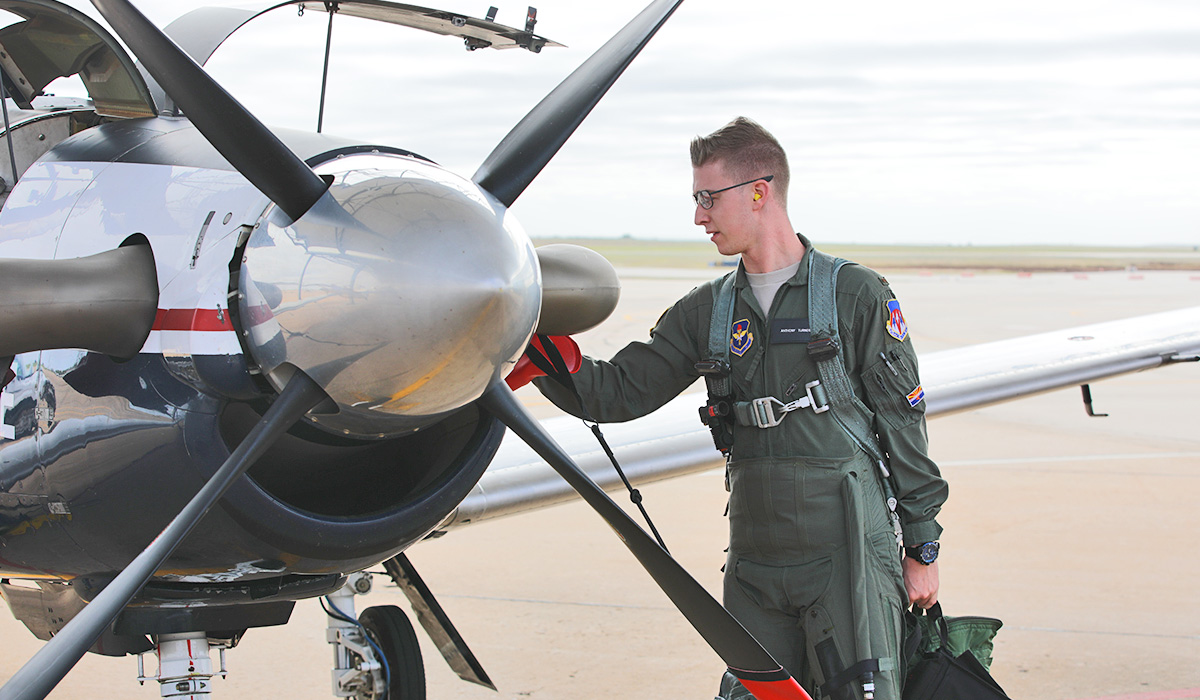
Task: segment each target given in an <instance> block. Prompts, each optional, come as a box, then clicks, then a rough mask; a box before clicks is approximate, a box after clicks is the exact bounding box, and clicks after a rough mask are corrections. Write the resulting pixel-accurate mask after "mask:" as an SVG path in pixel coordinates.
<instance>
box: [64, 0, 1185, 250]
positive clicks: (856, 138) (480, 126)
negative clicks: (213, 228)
mask: <svg viewBox="0 0 1200 700" xmlns="http://www.w3.org/2000/svg"><path fill="white" fill-rule="evenodd" d="M134 1H135V3H136V4H137V5H138V6H139V7H141V8H142V9H143V11H145V12H146V14H147V15H149V16H150V17H151V19H153V20H155V21H156V22H158V23H159V24H160V25H161V24H166V23H167V22H169V21H170V20H171V19H173V18H174V17H175V16H177V15H179V14H182V13H183V12H184V11H186V10H187V9H190V8H193V7H199V6H201V5H205V4H221V3H204V2H192V1H191V0H186V1H181V0H140V2H139V1H138V0H134ZM496 1H497V0H492V2H496ZM71 4H72V5H74V6H76V7H80V8H81V9H82V8H87V10H86V11H88V13H89V14H91V15H92V16H97V14H96V13H95V12H94V11H91V10H90V6H87V5H86V4H85V3H82V2H78V1H76V0H73V1H72V2H71ZM228 4H236V3H228ZM431 4H432V3H431ZM488 4H489V3H488V1H487V0H481V1H478V2H476V1H475V0H471V1H470V2H463V1H460V0H448V1H445V2H441V3H437V6H438V7H439V8H441V9H448V10H453V11H456V12H461V13H463V14H469V15H472V16H476V17H481V16H482V15H483V14H484V13H485V12H486V10H487V5H488ZM643 5H644V3H643V2H641V1H640V0H604V1H602V2H581V1H580V0H539V1H538V2H537V7H538V19H539V23H538V25H537V32H538V33H540V34H543V35H544V36H547V37H549V38H551V39H554V40H557V41H559V42H561V43H564V44H567V45H568V47H569V48H566V49H546V50H545V51H543V52H542V53H541V54H539V55H535V54H532V53H529V52H526V51H521V50H512V51H494V50H488V51H477V52H473V53H468V52H467V51H465V50H464V49H463V47H462V45H461V43H460V42H459V41H458V40H457V39H452V38H447V37H437V36H432V35H426V34H424V33H422V32H418V31H415V30H411V29H406V28H402V27H394V26H376V25H372V24H371V23H367V22H364V21H360V20H355V19H353V18H347V17H340V18H338V19H337V21H336V22H335V25H334V41H333V53H334V58H333V65H332V68H331V82H332V86H331V88H330V97H329V102H328V106H327V110H326V117H325V120H326V121H325V125H326V128H325V130H326V131H327V132H329V133H336V134H339V135H343V136H350V137H354V138H360V139H363V140H365V141H372V142H378V143H383V144H387V145H392V146H398V147H402V148H407V149H409V150H412V151H416V152H419V153H421V154H423V155H425V156H427V157H429V158H431V159H433V160H435V161H437V162H439V163H441V164H443V165H444V166H446V167H448V168H450V169H452V170H454V171H456V172H459V173H461V174H464V175H466V176H470V175H471V174H472V173H473V172H474V171H475V169H476V167H477V166H478V165H479V163H480V162H482V160H483V159H484V158H485V157H486V155H487V154H488V153H489V152H490V150H491V149H492V147H493V146H494V145H495V144H496V143H497V142H498V141H499V140H500V139H501V138H502V137H503V136H504V134H505V133H506V132H507V131H508V130H509V129H510V128H511V127H512V126H513V125H514V124H515V123H516V122H517V121H518V120H519V119H520V118H521V116H523V115H524V114H525V112H527V111H528V110H529V109H530V108H531V107H532V106H533V105H534V104H536V102H537V101H538V100H539V99H541V97H542V96H543V95H545V94H546V93H547V92H548V91H549V90H550V89H551V88H553V87H554V85H556V84H557V83H558V81H559V80H561V79H562V78H563V77H565V76H566V75H567V74H568V73H569V72H570V71H571V70H572V69H574V67H575V66H577V65H578V64H579V63H581V62H582V61H583V60H584V59H586V58H587V57H588V56H589V55H590V54H591V52H592V51H594V50H595V49H596V48H597V47H599V45H600V44H602V43H603V42H604V41H605V40H606V39H607V38H608V37H609V36H611V35H612V34H613V33H614V32H616V31H617V30H618V29H619V28H620V27H621V26H622V25H624V23H625V22H627V21H628V20H629V19H630V18H632V17H633V16H634V15H635V14H636V13H637V12H638V11H639V10H640V9H641V7H642V6H643ZM499 6H500V12H499V15H498V16H497V18H496V19H497V21H499V22H501V23H504V24H510V25H520V24H522V23H523V21H524V10H525V6H524V5H518V4H504V3H501V4H500V5H499ZM326 17H327V16H326V15H325V14H324V13H319V12H308V13H306V14H305V16H304V17H297V12H296V10H295V9H294V8H285V9H281V10H277V11H276V12H275V13H274V14H273V15H268V16H267V17H264V18H260V19H259V20H257V21H256V22H255V23H252V24H250V25H248V26H247V27H246V28H244V29H243V31H242V32H241V33H239V34H238V35H235V37H234V38H233V39H231V40H230V41H229V42H228V43H227V44H226V45H225V46H223V47H222V48H221V49H220V50H219V51H218V52H217V54H216V56H215V57H214V58H213V60H212V61H211V62H210V64H209V68H210V72H211V73H212V74H213V75H214V77H216V78H217V80H218V81H219V82H221V83H222V84H223V85H224V86H225V87H226V89H228V90H229V91H230V92H232V93H233V94H234V95H235V96H236V97H237V98H238V99H239V100H241V101H242V102H243V103H244V104H245V105H246V106H247V107H249V108H250V109H251V111H253V112H254V113H255V114H256V115H258V116H259V117H260V118H261V119H262V120H263V121H265V122H267V123H268V124H272V125H279V126H290V127H299V128H308V129H313V128H315V124H316V112H317V102H318V95H319V88H320V71H321V59H322V52H323V45H324V36H325V21H326ZM738 114H744V115H746V116H749V117H752V118H754V119H756V120H758V121H760V122H761V123H762V124H763V125H764V126H766V127H767V128H768V129H770V130H771V131H772V132H774V133H775V134H776V136H777V137H779V139H780V141H781V142H782V143H783V145H784V147H785V148H786V149H787V151H788V154H789V156H790V159H791V167H792V173H793V175H792V187H791V193H790V197H789V208H790V212H791V216H792V222H793V224H794V225H795V226H796V228H797V229H799V230H801V231H803V232H805V233H806V234H808V235H809V236H811V237H812V238H813V239H814V240H816V241H818V242H820V241H829V242H859V243H872V242H879V243H885V242H890V243H954V244H975V245H985V244H1006V243H1018V244H1024V243H1073V244H1099V245H1130V244H1139V245H1141V244H1159V243H1162V244H1186V245H1197V244H1200V2H1195V0H1139V1H1138V2H1134V1H1133V0H1125V1H1121V2H1116V1H1105V0H1088V1H1086V2H1085V1H1080V0H1055V1H1054V2H1046V0H1037V1H1032V0H1003V1H1002V2H1001V1H998V0H975V1H973V2H962V0H955V1H941V0H912V1H910V2H897V1H896V0H864V1H860V2H853V1H851V2H844V3H830V2H816V1H811V2H810V1H808V0H804V1H796V0H760V1H759V2H754V3H734V2H717V1H716V0H687V2H685V3H684V4H683V6H682V7H681V8H680V9H679V11H678V12H677V13H676V15H675V16H674V18H672V19H671V21H669V22H668V23H667V24H666V26H665V27H664V28H663V29H662V31H661V32H660V33H659V36H658V37H657V38H656V39H655V40H654V41H652V42H651V43H650V45H649V46H648V47H647V49H646V50H645V51H644V52H643V54H642V56H641V57H640V58H638V60H636V61H635V62H634V63H633V65H632V66H631V67H630V68H629V70H628V71H627V72H626V74H625V76H624V77H623V78H622V79H621V80H620V81H619V82H618V83H617V85H616V86H615V87H614V88H613V90H612V91H611V92H610V93H609V95H608V96H607V97H606V98H605V99H604V100H603V101H602V102H601V103H600V105H599V106H598V107H597V108H596V110H595V111H594V112H593V113H592V116H591V117H589V119H588V120H587V121H585V122H584V124H583V126H582V127H581V128H580V129H579V131H578V132H576V134H575V136H574V137H573V138H572V139H571V141H570V142H568V144H567V146H566V147H565V148H564V149H563V150H562V151H561V152H560V153H559V155H558V156H557V157H556V158H555V160H554V161H552V162H551V164H550V165H549V166H548V167H547V168H546V169H545V170H544V171H543V172H542V174H541V175H540V176H539V178H538V179H537V180H536V181H535V182H534V183H533V185H531V186H530V188H529V189H528V190H526V192H525V193H524V194H523V195H522V197H521V198H520V199H519V200H518V201H517V203H516V204H515V206H514V212H515V213H516V214H517V215H518V217H519V218H520V219H521V221H522V222H523V223H524V225H525V228H526V229H527V230H528V232H529V233H530V235H533V236H535V237H538V236H621V235H632V236H636V237H648V238H679V239H686V238H699V236H701V235H702V232H701V230H700V229H699V228H697V227H695V226H694V225H693V224H692V223H691V222H692V215H693V205H692V203H691V199H690V197H689V195H690V191H691V169H690V165H689V163H688V159H687V148H688V141H689V140H690V139H691V138H692V137H693V136H695V135H696V134H702V133H709V132H711V131H712V130H714V129H716V128H717V127H719V126H721V125H722V124H723V123H725V122H727V121H728V120H729V119H731V118H732V117H734V116H736V115H738Z"/></svg>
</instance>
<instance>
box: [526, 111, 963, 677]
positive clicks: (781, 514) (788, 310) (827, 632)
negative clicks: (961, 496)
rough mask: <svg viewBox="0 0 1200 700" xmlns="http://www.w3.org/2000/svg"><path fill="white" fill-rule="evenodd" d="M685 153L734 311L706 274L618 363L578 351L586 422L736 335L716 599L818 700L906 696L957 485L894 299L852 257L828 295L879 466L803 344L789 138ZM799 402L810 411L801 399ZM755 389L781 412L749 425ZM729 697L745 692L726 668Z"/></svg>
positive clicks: (807, 250) (731, 130)
mask: <svg viewBox="0 0 1200 700" xmlns="http://www.w3.org/2000/svg"><path fill="white" fill-rule="evenodd" d="M691 155H692V168H693V170H692V173H693V190H694V191H695V194H694V195H693V197H694V199H695V200H696V216H695V223H696V225H698V226H703V227H704V230H705V233H707V234H708V235H709V236H710V237H711V240H712V242H713V243H714V244H715V245H716V246H717V250H719V251H720V252H721V254H723V255H740V256H741V262H740V264H739V265H738V269H737V270H736V271H735V272H731V273H730V275H733V277H732V280H731V284H730V285H728V286H725V287H724V288H725V290H726V291H725V292H724V293H725V294H727V295H729V296H730V297H731V299H730V302H731V303H730V304H729V305H728V306H731V311H730V312H728V314H727V315H726V316H721V314H719V313H716V314H715V313H714V312H713V309H714V300H718V304H717V306H718V308H724V307H721V306H720V304H719V299H720V296H721V294H722V291H721V290H722V288H723V283H724V282H725V278H719V279H716V280H713V281H712V282H709V283H706V284H702V285H700V286H699V287H697V288H695V289H693V290H692V291H691V292H689V293H688V294H687V295H686V296H684V297H683V298H682V299H680V300H679V301H678V302H677V303H676V304H675V305H674V306H672V307H671V308H669V309H668V310H667V311H666V312H665V313H664V314H663V315H662V317H661V318H660V319H659V320H658V323H657V324H656V325H655V327H654V329H653V330H652V331H651V332H650V339H649V340H648V341H646V342H633V343H630V344H629V345H628V346H626V347H625V348H624V349H622V350H621V351H620V352H618V353H617V354H616V355H615V356H614V357H613V358H612V359H611V360H610V361H602V360H596V359H593V358H589V357H584V358H583V360H582V363H581V366H580V367H579V369H578V370H577V371H576V373H575V374H574V375H573V379H574V384H575V386H576V388H577V390H578V393H579V395H580V396H581V397H582V400H583V401H584V402H585V403H586V406H587V411H588V412H590V414H591V416H592V417H593V418H594V419H596V420H598V421H603V422H609V421H625V420H630V419H633V418H637V417H639V416H642V415H645V414H647V413H650V412H651V411H654V410H655V409H657V408H658V407H660V406H662V405H663V404H664V403H666V402H667V401H668V400H670V399H671V398H673V397H674V396H676V395H677V394H679V393H680V392H682V391H683V390H684V389H686V388H688V387H689V386H690V385H691V384H692V383H693V382H695V380H696V379H697V378H698V377H699V376H701V369H700V368H698V365H697V363H701V367H704V366H705V365H703V361H704V360H712V359H713V358H712V357H711V355H712V354H713V353H712V352H711V351H710V348H711V347H713V346H714V345H724V344H725V343H726V342H727V343H728V352H725V351H724V348H721V352H719V353H718V354H724V355H727V356H728V359H727V364H726V365H724V366H728V367H729V368H730V369H729V372H728V373H727V374H726V375H725V376H724V377H719V378H718V379H724V380H727V382H728V384H726V385H725V386H727V387H729V388H731V389H732V391H731V393H732V398H731V402H732V403H733V404H734V405H735V406H736V407H737V408H738V410H736V411H730V412H729V415H728V417H727V418H725V419H723V420H725V423H724V426H725V427H726V429H727V430H728V433H729V435H730V436H731V438H732V445H726V447H727V448H728V449H727V450H726V452H727V459H728V461H727V472H726V484H727V488H729V489H730V496H729V505H728V515H729V550H728V557H727V560H726V564H725V568H724V573H725V579H724V605H725V607H726V608H727V609H728V610H729V611H730V612H731V613H732V614H733V615H734V616H735V617H736V618H737V619H738V620H739V621H740V622H741V623H742V624H743V625H744V626H745V627H746V628H747V629H748V630H749V631H750V632H751V633H752V634H753V635H754V636H755V637H756V638H757V639H758V640H759V641H760V642H761V643H762V644H763V646H764V647H766V649H767V650H768V651H769V652H770V653H771V654H772V656H774V657H775V658H776V660H778V661H779V662H780V663H781V664H783V665H784V667H786V668H787V669H788V670H789V671H790V672H791V674H792V675H793V676H794V677H795V678H796V679H797V680H798V681H799V682H800V683H801V684H802V685H804V686H805V687H806V689H807V690H808V691H809V692H810V694H812V695H813V696H814V697H833V698H853V697H862V694H861V693H862V690H863V687H862V684H863V683H867V684H869V683H871V682H873V683H874V686H875V697H876V698H878V699H879V700H898V699H899V698H900V685H901V683H902V679H901V676H900V674H901V669H900V659H899V647H900V643H901V635H902V633H903V622H902V613H903V610H904V607H905V604H906V603H908V604H915V605H919V606H921V607H925V608H927V607H929V606H931V605H933V604H934V603H935V602H936V601H937V595H938V564H937V552H938V545H937V540H938V537H939V535H940V534H941V531H942V528H941V527H940V526H939V525H938V523H937V522H936V520H935V517H936V516H937V514H938V511H939V510H940V508H941V506H942V503H943V502H944V501H945V499H946V494H947V486H946V483H945V481H943V480H942V478H941V476H940V474H939V472H938V468H937V466H936V465H935V464H934V463H933V462H932V461H931V460H930V459H929V456H928V455H927V450H926V446H927V437H926V432H925V403H924V400H923V397H924V394H923V391H922V390H921V387H920V380H919V379H918V377H917V357H916V354H915V353H914V352H913V347H912V341H911V339H910V338H909V334H908V327H907V325H906V323H905V321H904V317H903V313H902V311H901V310H900V305H899V302H898V301H896V299H895V295H894V294H893V293H892V290H891V288H890V287H889V286H888V283H887V281H886V280H885V279H884V278H883V277H881V276H879V275H877V274H876V273H874V272H873V271H871V270H869V269H867V268H865V267H862V266H859V265H854V264H849V265H844V266H843V267H841V268H839V272H838V274H837V277H836V294H835V293H834V291H833V290H834V288H833V287H832V286H830V285H828V284H827V285H825V287H826V289H827V290H828V291H827V296H829V297H836V312H837V315H836V319H837V324H836V326H837V329H838V336H839V338H838V345H839V346H840V347H839V348H838V352H840V364H841V369H842V371H843V372H844V374H843V375H842V378H843V379H845V380H848V383H849V384H848V385H849V387H850V388H852V390H853V397H852V398H851V399H850V400H851V401H854V400H858V401H859V402H860V403H859V405H860V406H862V407H863V415H864V416H866V417H867V419H866V421H865V422H864V425H867V426H869V427H867V428H866V430H869V431H871V432H873V433H874V435H871V436H870V437H869V439H874V440H876V441H877V442H876V447H875V448H873V449H875V450H876V452H875V454H876V455H878V454H880V453H882V454H883V456H884V460H885V461H886V464H884V465H883V466H882V467H880V466H878V465H877V463H878V462H879V461H880V460H877V459H876V458H875V457H873V456H872V454H871V451H870V450H869V449H865V448H863V447H861V446H860V444H859V442H857V441H856V439H855V437H854V435H853V434H852V433H851V432H849V431H848V430H846V429H844V428H842V427H841V426H840V425H839V420H840V419H839V416H838V415H837V413H838V412H837V410H826V408H825V407H827V406H828V405H829V400H828V392H829V391H831V390H832V387H831V386H823V385H822V383H821V382H822V380H823V377H824V379H825V384H826V385H828V384H830V382H829V378H828V377H827V376H825V375H824V374H823V371H822V370H821V368H819V367H818V365H817V361H816V359H815V358H814V352H816V351H815V350H814V349H813V348H812V347H810V345H809V343H811V342H813V333H812V331H811V329H810V325H812V324H810V323H809V316H810V303H809V295H810V289H812V290H814V291H813V293H814V295H816V294H817V292H816V291H815V290H816V288H817V285H810V279H809V278H810V258H812V256H813V255H814V250H813V247H812V244H811V243H810V242H809V240H808V239H807V238H805V237H804V236H803V235H800V234H797V233H795V229H794V228H793V227H792V225H791V222H790V221H789V218H788V212H787V188H788V177H789V173H788V165H787V156H786V154H785V153H784V151H783V148H782V147H781V146H780V145H779V142H778V141H777V140H776V139H775V138H774V137H773V136H772V135H771V134H770V133H769V132H767V131H766V130H765V129H763V128H762V127H761V126H759V125H758V124H757V123H755V122H754V121H751V120H749V119H746V118H742V117H739V118H737V119H735V120H734V121H732V122H730V123H729V124H727V125H725V126H724V127H722V128H720V129H718V130H717V131H716V132H714V133H713V134H711V135H709V136H703V137H697V138H695V139H694V140H693V141H692V144H691ZM822 274H824V273H822ZM727 277H728V276H727ZM814 303H815V304H818V305H819V304H820V303H822V300H820V299H816V297H815V296H814ZM824 304H825V305H826V306H832V305H833V300H832V299H825V300H824ZM812 308H814V309H817V308H818V307H812ZM818 310H819V309H818ZM828 310H829V311H832V309H828ZM814 313H815V312H814ZM822 313H823V312H822ZM713 326H716V328H717V330H716V332H715V334H713V338H714V339H719V342H716V343H710V330H711V328H712V327H713ZM559 342H561V340H556V344H558V343H559ZM572 342H573V341H572ZM835 354H837V353H835ZM821 357H823V358H826V359H827V358H828V355H821ZM712 366H713V365H712V364H711V363H710V364H709V365H708V367H709V368H710V369H711V367H712ZM710 379H711V377H710ZM535 383H536V385H537V387H538V389H539V390H541V391H542V393H543V394H545V395H546V396H547V397H548V398H549V399H550V400H551V401H553V402H554V404H555V405H557V406H558V407H559V408H561V409H563V410H565V411H567V412H569V413H572V414H575V415H581V413H582V412H581V411H580V408H579V403H578V400H577V399H576V398H575V395H574V394H573V393H572V392H571V391H570V390H568V389H566V388H564V387H563V386H562V385H560V384H559V383H557V382H555V381H551V380H549V379H548V378H546V377H541V378H539V379H537V380H535ZM709 388H710V405H712V393H713V390H714V384H713V383H712V382H710V384H709ZM848 394H849V392H847V395H848ZM772 397H773V398H774V399H777V401H773V400H769V399H771V398H772ZM802 398H803V399H805V400H806V401H807V404H806V405H804V406H797V405H796V402H797V400H799V399H802ZM755 399H762V400H763V401H760V402H758V403H759V407H760V408H762V404H763V403H764V402H765V403H766V404H769V406H770V409H771V412H772V413H773V415H770V416H768V418H767V419H766V420H763V419H762V416H761V415H760V417H759V418H758V419H756V418H755V417H754V415H753V407H754V406H755V402H754V400H755ZM799 403H800V404H804V403H805V401H799ZM784 404H792V406H791V409H792V410H788V411H783V410H781V408H782V407H783V406H784ZM747 407H749V408H747ZM760 414H761V412H760ZM771 422H776V424H774V425H769V423H771ZM860 439H861V436H860ZM884 470H886V471H887V475H886V476H885V474H884ZM888 494H894V500H892V502H891V506H892V507H891V508H889V504H888V502H887V496H888ZM893 515H895V516H898V518H893ZM896 519H898V521H899V526H897V525H896V524H895V520H896ZM901 527H902V532H903V534H902V540H903V550H904V553H903V554H902V553H901V549H902V548H901V547H899V546H898V542H897V539H898V533H897V530H899V529H900V528H901ZM818 688H821V692H820V695H818V694H817V689H818ZM721 692H722V697H726V698H740V697H750V696H749V695H748V693H746V691H745V689H744V688H742V687H741V686H740V684H737V683H736V680H735V679H733V677H732V676H731V675H729V674H726V677H725V678H724V679H723V681H722V688H721Z"/></svg>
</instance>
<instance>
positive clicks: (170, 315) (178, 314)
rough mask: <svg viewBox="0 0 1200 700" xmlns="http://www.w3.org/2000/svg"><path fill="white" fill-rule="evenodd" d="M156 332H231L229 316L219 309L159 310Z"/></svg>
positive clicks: (156, 318) (155, 323) (156, 317)
mask: <svg viewBox="0 0 1200 700" xmlns="http://www.w3.org/2000/svg"><path fill="white" fill-rule="evenodd" d="M151 330H156V331H231V330H233V324H231V323H230V322H229V314H228V313H226V312H225V311H223V310H219V309H159V310H158V313H157V314H156V315H155V316H154V328H152V329H151Z"/></svg>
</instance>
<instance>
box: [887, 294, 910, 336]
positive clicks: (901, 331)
mask: <svg viewBox="0 0 1200 700" xmlns="http://www.w3.org/2000/svg"><path fill="white" fill-rule="evenodd" d="M883 305H884V310H885V311H887V332H888V335H890V336H892V337H893V338H895V339H896V340H900V341H903V340H904V339H905V338H907V337H908V324H907V323H906V322H905V321H904V314H903V313H902V312H901V311H900V302H899V301H897V300H895V299H888V300H887V301H885V302H884V303H883Z"/></svg>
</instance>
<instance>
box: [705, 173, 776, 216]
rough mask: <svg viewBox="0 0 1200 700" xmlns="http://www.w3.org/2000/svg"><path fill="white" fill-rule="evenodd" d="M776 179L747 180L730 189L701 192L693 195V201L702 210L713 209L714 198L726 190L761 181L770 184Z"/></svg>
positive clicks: (757, 178) (770, 176) (769, 176)
mask: <svg viewBox="0 0 1200 700" xmlns="http://www.w3.org/2000/svg"><path fill="white" fill-rule="evenodd" d="M774 179H775V176H774V175H768V176H766V177H756V178H754V179H753V180H746V181H745V182H739V183H738V184H736V185H730V186H729V187H722V188H721V189H719V190H711V191H710V190H700V191H699V192H693V193H692V199H693V200H695V202H696V204H699V205H700V208H702V209H712V205H713V198H712V196H713V195H714V194H720V193H721V192H724V191H725V190H732V189H735V188H737V187H743V186H745V185H749V184H752V183H755V182H758V181H759V180H762V181H763V182H770V181H771V180H774Z"/></svg>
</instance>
